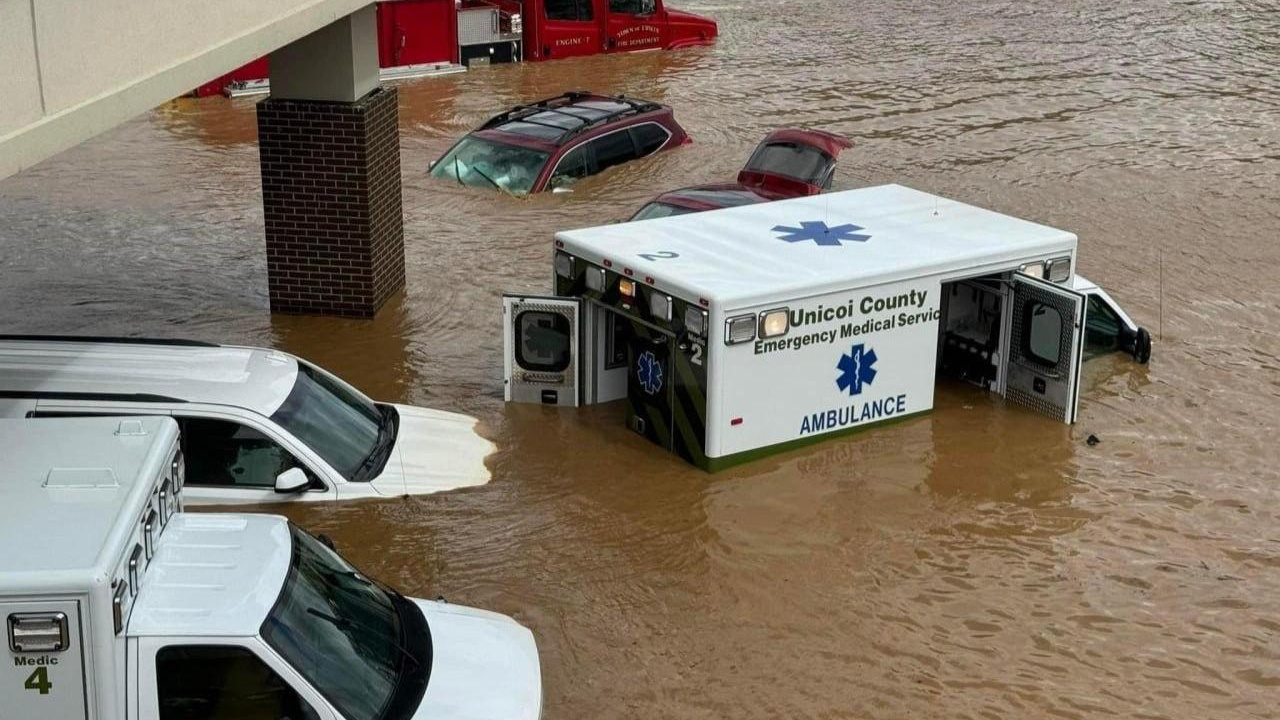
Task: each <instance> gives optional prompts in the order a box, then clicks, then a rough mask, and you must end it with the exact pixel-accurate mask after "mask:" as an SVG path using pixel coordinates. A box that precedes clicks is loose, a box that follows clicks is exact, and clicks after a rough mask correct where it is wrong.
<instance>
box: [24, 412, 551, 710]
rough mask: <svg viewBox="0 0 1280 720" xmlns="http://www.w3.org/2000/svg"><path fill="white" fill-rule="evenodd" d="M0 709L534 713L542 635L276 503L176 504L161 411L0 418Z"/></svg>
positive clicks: (173, 438) (170, 426)
mask: <svg viewBox="0 0 1280 720" xmlns="http://www.w3.org/2000/svg"><path fill="white" fill-rule="evenodd" d="M0 458H4V468H3V470H0V547H3V548H4V549H5V553H4V554H3V556H2V557H0V623H2V624H3V627H4V632H5V634H6V638H5V643H4V647H3V648H0V718H3V719H4V720H74V719H77V718H79V719H80V720H280V719H281V718H292V719H293V720H412V719H414V718H448V717H467V718H475V719H476V720H512V719H521V718H523V719H525V720H536V718H537V717H538V716H539V714H540V713H541V706H542V688H541V673H540V671H539V667H538V654H537V649H536V647H535V645H534V640H533V636H532V635H531V634H530V632H529V631H528V630H527V629H525V628H524V627H521V626H520V625H519V624H517V623H516V622H515V621H514V620H512V619H511V618H508V617H505V616H502V615H498V614H496V613H491V612H486V611H484V610H475V609H471V608H467V607H462V606H458V605H451V604H447V603H444V602H434V601H433V602H428V601H424V600H416V599H413V598H406V597H405V596H403V595H401V594H400V593H398V592H396V591H394V590H392V589H390V588H388V587H386V586H385V585H381V584H379V583H376V582H374V581H372V580H370V579H368V578H366V577H365V576H364V575H362V574H361V573H359V572H358V571H357V570H355V569H354V568H353V567H351V565H349V564H347V562H346V561H344V560H343V559H342V558H341V557H340V556H339V555H338V554H337V553H336V552H334V551H333V550H332V548H331V547H330V546H329V545H328V544H327V543H326V542H324V541H323V540H318V539H316V538H315V537H312V536H311V535H309V534H307V533H306V532H305V531H303V530H302V529H300V528H298V527H297V526H296V525H293V524H292V523H290V522H288V521H287V520H285V518H282V517H278V516H272V515H246V514H230V513H218V514H214V513H208V514H204V513H200V514H188V513H186V512H183V505H184V504H185V503H184V495H185V492H184V487H183V484H184V483H183V480H184V478H185V461H184V458H183V454H182V450H181V449H180V446H179V443H178V425H177V423H175V422H174V421H173V419H172V418H168V417H163V418H162V417H130V418H109V417H97V418H69V419H47V420H35V419H32V420H0Z"/></svg>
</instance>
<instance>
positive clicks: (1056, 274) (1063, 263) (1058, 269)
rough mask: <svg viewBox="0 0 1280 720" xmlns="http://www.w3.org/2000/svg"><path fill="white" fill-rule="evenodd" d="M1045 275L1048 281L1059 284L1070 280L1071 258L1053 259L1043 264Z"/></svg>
mask: <svg viewBox="0 0 1280 720" xmlns="http://www.w3.org/2000/svg"><path fill="white" fill-rule="evenodd" d="M1045 275H1046V276H1047V277H1048V278H1049V280H1051V281H1053V282H1056V283H1060V282H1066V281H1068V280H1070V279H1071V258H1070V257H1060V258H1054V259H1052V260H1050V261H1049V262H1047V263H1045Z"/></svg>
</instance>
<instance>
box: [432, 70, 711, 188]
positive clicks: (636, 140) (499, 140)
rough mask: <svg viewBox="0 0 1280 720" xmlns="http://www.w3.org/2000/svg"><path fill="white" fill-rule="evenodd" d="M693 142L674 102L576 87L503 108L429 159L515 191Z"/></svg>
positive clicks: (558, 184)
mask: <svg viewBox="0 0 1280 720" xmlns="http://www.w3.org/2000/svg"><path fill="white" fill-rule="evenodd" d="M688 142H689V135H688V134H687V133H686V132H685V131H684V128H682V127H680V125H679V123H677V122H676V119H675V116H674V115H673V114H672V112H671V108H669V107H667V106H665V105H660V104H658V103H654V102H647V101H645V100H634V99H632V98H628V97H623V96H621V95H619V96H616V97H615V96H607V95H597V94H593V93H588V92H571V93H565V94H564V95H558V96H556V97H553V98H548V99H546V100H540V101H538V102H536V103H532V104H529V105H518V106H516V107H514V108H512V109H511V110H508V111H507V112H504V113H502V114H501V115H498V116H496V117H494V118H492V119H490V120H489V121H488V122H486V123H485V124H484V125H481V126H480V127H479V128H477V129H476V130H473V131H472V132H471V133H469V134H468V135H467V136H466V137H464V138H462V139H461V140H459V141H458V142H457V144H455V145H454V146H453V147H452V148H450V149H449V152H447V153H445V154H444V155H443V156H442V157H441V158H440V159H439V160H436V161H435V162H433V163H431V174H432V175H433V176H435V177H438V178H446V179H449V180H453V181H456V182H458V183H461V184H463V185H470V186H472V187H482V188H492V189H497V190H502V191H504V192H509V193H511V194H514V195H525V194H528V193H536V192H542V191H543V190H567V189H568V188H569V186H570V185H572V184H573V183H574V182H577V181H578V180H580V179H582V178H584V177H587V176H588V175H595V174H596V173H599V172H602V171H604V170H607V169H608V168H611V167H613V166H614V165H621V164H622V163H625V162H630V161H631V160H635V159H637V158H642V157H645V156H647V155H652V154H654V153H656V152H661V151H663V150H668V149H670V148H674V147H679V146H680V145H684V144H686V143H688Z"/></svg>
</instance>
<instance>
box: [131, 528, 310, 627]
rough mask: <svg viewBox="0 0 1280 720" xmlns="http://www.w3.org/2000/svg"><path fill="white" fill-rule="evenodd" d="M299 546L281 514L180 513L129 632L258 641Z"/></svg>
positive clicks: (163, 541) (140, 596) (166, 534)
mask: <svg viewBox="0 0 1280 720" xmlns="http://www.w3.org/2000/svg"><path fill="white" fill-rule="evenodd" d="M292 554H293V540H292V538H291V536H290V534H289V525H288V523H287V522H286V521H285V519H284V518H282V517H280V516H278V515H246V514H234V515H231V514H215V513H185V512H184V513H178V514H177V515H174V516H173V520H172V521H171V522H170V523H169V526H168V527H167V528H165V531H164V535H163V536H162V538H161V540H160V543H159V549H158V550H157V552H156V556H155V558H154V559H152V561H151V565H150V566H148V567H147V576H146V579H145V580H144V581H143V583H142V589H141V591H140V592H139V593H138V604H137V605H134V607H133V611H132V614H131V615H130V616H129V634H130V635H135V636H140V635H166V636H177V635H194V636H202V637H208V636H236V637H244V636H248V635H254V634H256V633H257V632H258V628H259V627H260V626H261V625H262V621H263V620H264V619H265V618H266V616H267V613H268V612H270V611H271V607H272V606H273V605H274V604H275V601H276V598H277V597H278V596H279V595H280V588H281V587H283V586H284V578H285V575H287V574H288V571H289V561H290V558H291V557H292Z"/></svg>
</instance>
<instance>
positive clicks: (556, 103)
mask: <svg viewBox="0 0 1280 720" xmlns="http://www.w3.org/2000/svg"><path fill="white" fill-rule="evenodd" d="M589 98H597V99H600V100H612V101H613V102H617V103H621V104H623V105H625V106H626V107H625V108H624V109H621V110H617V111H615V112H611V113H607V114H605V115H603V116H601V117H598V118H596V119H594V120H589V119H587V118H584V117H582V116H581V115H575V114H574V113H569V112H564V111H563V110H561V109H560V108H562V107H564V106H566V105H573V104H574V103H577V102H579V101H581V100H586V99H589ZM661 107H662V106H661V105H659V104H658V103H655V102H649V101H647V100H633V99H631V98H629V97H627V96H625V95H599V94H596V93H592V92H587V91H585V90H572V91H569V92H566V93H563V94H560V95H556V96H555V97H549V98H545V99H542V100H538V101H537V102H533V103H527V104H524V105H517V106H515V107H513V108H511V109H510V110H508V111H506V112H504V113H501V114H499V115H495V116H493V117H492V118H490V119H489V120H488V122H486V123H485V124H483V125H481V126H480V129H481V130H491V129H493V128H496V127H498V126H499V125H503V124H506V123H509V122H526V123H529V124H530V125H541V126H544V127H551V128H555V129H556V130H561V131H563V132H562V134H561V135H560V137H559V138H558V141H559V142H564V141H565V140H566V139H568V138H571V137H573V136H575V135H577V134H579V133H582V132H584V131H586V130H588V129H590V128H593V127H598V126H599V125H602V124H604V123H608V122H611V121H613V120H616V119H618V118H620V117H625V116H627V115H638V114H640V113H645V112H652V111H654V110H658V109H660V108H661ZM542 112H553V113H556V114H558V115H563V116H565V117H570V118H573V119H574V120H577V121H578V122H579V123H580V124H579V125H578V127H574V128H567V129H566V128H562V127H560V126H559V125H552V124H551V123H543V122H538V121H537V120H530V119H529V117H530V116H531V115H536V114H537V113H542Z"/></svg>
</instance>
